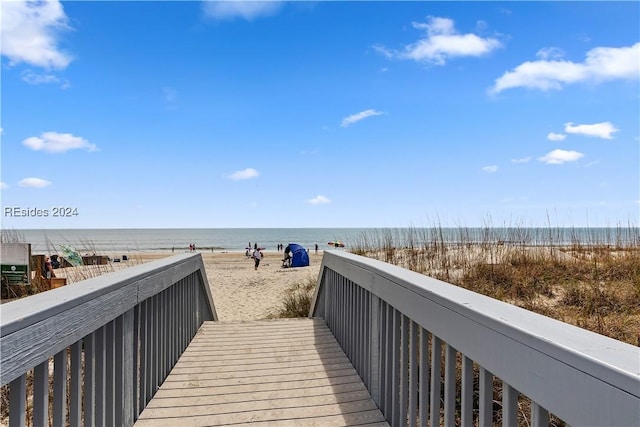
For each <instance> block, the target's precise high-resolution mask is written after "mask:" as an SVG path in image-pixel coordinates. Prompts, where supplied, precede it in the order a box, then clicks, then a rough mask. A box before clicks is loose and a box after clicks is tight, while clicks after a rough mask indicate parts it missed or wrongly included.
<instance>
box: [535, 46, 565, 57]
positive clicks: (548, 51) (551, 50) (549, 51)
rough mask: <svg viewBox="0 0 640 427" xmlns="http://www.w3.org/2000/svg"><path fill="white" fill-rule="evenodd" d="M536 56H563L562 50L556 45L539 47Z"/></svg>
mask: <svg viewBox="0 0 640 427" xmlns="http://www.w3.org/2000/svg"><path fill="white" fill-rule="evenodd" d="M536 56H537V57H538V58H540V59H544V60H547V59H560V58H562V57H563V56H564V52H563V51H562V50H561V49H558V48H557V47H545V48H542V49H540V50H539V51H538V52H537V53H536Z"/></svg>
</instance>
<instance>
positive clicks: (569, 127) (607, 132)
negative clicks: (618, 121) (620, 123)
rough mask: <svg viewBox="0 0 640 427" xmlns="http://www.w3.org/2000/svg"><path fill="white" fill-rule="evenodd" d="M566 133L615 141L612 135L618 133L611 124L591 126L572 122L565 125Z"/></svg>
mask: <svg viewBox="0 0 640 427" xmlns="http://www.w3.org/2000/svg"><path fill="white" fill-rule="evenodd" d="M564 131H565V132H567V133H572V134H578V135H584V136H592V137H595V138H602V139H613V136H612V134H613V133H615V132H618V129H616V128H615V127H614V126H613V124H611V122H602V123H594V124H591V125H575V126H574V124H573V123H571V122H569V123H565V125H564Z"/></svg>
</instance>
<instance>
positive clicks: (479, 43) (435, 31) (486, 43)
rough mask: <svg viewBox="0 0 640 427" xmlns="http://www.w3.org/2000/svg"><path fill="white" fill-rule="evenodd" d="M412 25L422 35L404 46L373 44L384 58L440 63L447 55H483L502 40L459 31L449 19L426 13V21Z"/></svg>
mask: <svg viewBox="0 0 640 427" xmlns="http://www.w3.org/2000/svg"><path fill="white" fill-rule="evenodd" d="M413 27H414V28H416V29H418V30H422V31H424V32H425V37H424V38H422V39H420V40H418V41H417V42H415V43H411V44H409V45H407V46H405V47H404V49H402V50H401V51H395V50H390V49H388V48H386V47H384V46H381V45H376V46H374V47H373V48H374V49H375V50H376V51H378V52H379V53H381V54H383V55H385V56H386V57H388V58H398V59H411V60H414V61H418V62H428V63H431V64H436V65H444V64H445V63H446V61H447V60H448V59H450V58H455V57H464V56H483V55H487V54H488V53H490V52H492V51H493V50H495V49H498V48H499V47H501V46H502V43H500V41H498V40H497V39H494V38H482V37H480V36H478V35H476V34H472V33H467V34H459V33H458V32H457V31H456V29H455V26H454V22H453V20H451V19H449V18H438V17H433V16H429V17H427V22H426V23H419V22H414V23H413Z"/></svg>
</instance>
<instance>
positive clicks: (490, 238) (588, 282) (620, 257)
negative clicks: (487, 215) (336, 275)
mask: <svg viewBox="0 0 640 427" xmlns="http://www.w3.org/2000/svg"><path fill="white" fill-rule="evenodd" d="M403 230H404V231H399V230H396V229H391V230H376V231H374V232H373V233H369V234H366V235H365V234H363V235H362V236H360V237H359V238H358V239H356V241H355V242H351V244H350V248H351V251H352V252H354V253H356V254H359V255H363V256H367V257H370V258H374V259H378V260H381V261H385V262H388V263H391V264H394V265H399V266H401V267H404V268H407V269H409V270H412V271H416V272H418V273H422V274H425V275H428V276H430V277H434V278H436V279H439V280H442V281H445V282H448V283H451V284H453V285H457V286H460V287H463V288H465V289H469V290H471V291H473V292H477V293H480V294H483V295H486V296H489V297H491V298H495V299H498V300H501V301H505V302H509V303H511V304H514V305H517V306H519V307H522V308H525V309H527V310H530V311H534V312H537V313H539V314H542V315H545V316H548V317H552V318H555V319H557V320H560V321H563V322H566V323H570V324H573V325H576V326H579V327H582V328H585V329H588V330H591V331H593V332H597V333H599V334H602V335H606V336H609V337H611V338H614V339H617V340H620V341H624V342H627V343H630V344H632V345H637V344H639V340H640V337H639V332H640V229H638V227H634V226H628V227H616V228H611V229H607V230H605V232H602V230H598V231H597V232H596V231H593V232H591V231H590V230H588V229H587V230H586V231H585V229H581V230H580V232H578V230H574V229H570V230H569V235H568V236H567V231H566V229H556V228H552V227H549V228H548V229H542V230H541V229H528V228H522V227H503V228H494V227H491V226H485V227H483V228H481V229H469V228H465V227H459V228H457V229H445V228H443V227H441V226H435V227H425V228H413V227H410V228H408V229H403ZM403 233H404V234H403Z"/></svg>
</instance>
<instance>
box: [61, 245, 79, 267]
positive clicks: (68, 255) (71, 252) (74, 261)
mask: <svg viewBox="0 0 640 427" xmlns="http://www.w3.org/2000/svg"><path fill="white" fill-rule="evenodd" d="M60 248H62V257H63V258H64V259H66V260H67V261H69V264H71V265H73V266H74V267H77V266H79V265H82V264H84V263H83V262H82V255H80V254H79V253H78V251H76V250H75V249H73V248H72V247H71V246H69V245H60Z"/></svg>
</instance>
